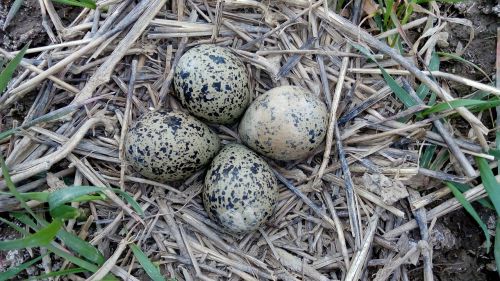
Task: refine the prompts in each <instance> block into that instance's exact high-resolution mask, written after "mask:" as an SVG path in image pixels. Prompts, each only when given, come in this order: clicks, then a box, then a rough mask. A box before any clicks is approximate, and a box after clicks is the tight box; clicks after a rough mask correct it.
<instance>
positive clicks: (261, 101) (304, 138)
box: [239, 86, 328, 160]
mask: <svg viewBox="0 0 500 281" xmlns="http://www.w3.org/2000/svg"><path fill="white" fill-rule="evenodd" d="M327 123H328V111H327V109H326V105H325V104H324V103H323V102H322V101H321V100H320V99H319V98H318V97H316V96H314V95H313V94H312V93H310V92H309V91H307V90H305V89H303V88H300V87H296V86H282V87H277V88H274V89H271V90H269V91H267V92H266V93H264V94H263V95H261V96H259V97H257V98H256V99H255V101H254V102H253V103H252V104H251V105H250V106H249V107H248V109H247V111H246V112H245V114H244V115H243V118H242V119H241V121H240V125H239V134H240V137H241V140H242V141H243V142H244V143H245V144H246V145H248V146H249V147H251V148H252V149H254V150H255V151H257V152H259V153H261V154H263V155H266V156H267V157H270V158H274V159H276V160H295V159H301V158H303V157H306V156H307V155H308V154H310V153H311V151H313V150H314V149H315V148H316V147H318V146H319V145H320V144H321V142H322V141H323V139H324V138H325V135H326V130H327Z"/></svg>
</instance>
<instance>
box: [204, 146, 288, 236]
mask: <svg viewBox="0 0 500 281" xmlns="http://www.w3.org/2000/svg"><path fill="white" fill-rule="evenodd" d="M277 198H278V184H277V181H276V177H275V176H274V173H273V171H272V169H271V168H270V167H269V165H268V164H267V163H266V162H265V161H264V160H263V159H262V158H260V157H259V156H258V155H257V154H256V153H255V152H253V151H251V150H250V149H248V148H246V147H245V146H243V145H240V144H228V145H226V146H225V147H224V148H222V150H221V151H220V153H219V154H218V155H217V156H216V157H215V158H214V160H213V161H212V164H210V168H209V170H208V172H207V175H206V177H205V186H204V189H203V203H204V205H205V209H206V211H207V213H208V215H209V217H210V218H211V219H212V220H214V221H216V222H217V223H218V224H219V225H221V226H222V227H223V228H224V229H226V230H228V231H230V232H233V233H245V232H249V231H252V230H255V229H257V228H258V227H259V226H260V225H262V224H263V223H265V222H266V221H267V220H268V219H269V217H270V216H271V215H272V214H273V211H274V207H275V204H276V201H277Z"/></svg>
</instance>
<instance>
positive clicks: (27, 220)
mask: <svg viewBox="0 0 500 281" xmlns="http://www.w3.org/2000/svg"><path fill="white" fill-rule="evenodd" d="M14 217H16V218H17V219H18V220H19V221H21V222H22V223H24V224H26V225H29V226H31V227H33V226H35V228H36V224H35V222H33V221H32V220H31V219H30V218H29V217H28V216H27V215H26V214H19V213H17V214H15V215H14ZM0 221H2V222H3V223H5V224H7V225H9V226H10V227H12V228H14V229H15V230H17V231H18V232H19V233H21V234H24V235H28V232H27V231H26V230H24V229H23V228H22V227H19V226H17V225H16V224H14V223H12V222H9V221H7V220H5V219H3V218H0ZM35 228H34V229H35ZM45 248H47V250H49V251H51V252H52V253H54V254H55V255H57V256H59V257H61V258H63V259H64V260H67V261H69V262H71V263H73V264H76V265H78V266H79V267H81V268H84V269H86V270H88V271H90V272H96V271H97V270H98V269H99V268H98V267H97V266H96V265H94V264H92V263H90V262H88V261H85V260H82V259H80V258H78V257H76V256H74V255H73V254H71V253H69V252H67V251H65V250H61V249H59V248H58V247H56V246H54V245H52V244H49V245H47V246H45Z"/></svg>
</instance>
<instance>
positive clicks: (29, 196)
mask: <svg viewBox="0 0 500 281" xmlns="http://www.w3.org/2000/svg"><path fill="white" fill-rule="evenodd" d="M0 195H13V194H12V193H10V192H1V191H0ZM19 195H21V198H23V200H24V201H29V200H36V201H39V202H43V203H44V202H47V197H48V196H49V193H48V192H26V193H19Z"/></svg>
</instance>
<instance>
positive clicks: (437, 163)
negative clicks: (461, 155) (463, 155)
mask: <svg viewBox="0 0 500 281" xmlns="http://www.w3.org/2000/svg"><path fill="white" fill-rule="evenodd" d="M448 160H450V153H449V151H448V150H441V151H440V152H439V153H438V154H437V156H436V159H434V162H432V164H431V166H430V167H429V170H434V171H436V170H439V169H440V167H442V166H443V165H444V164H445V163H446V161H448Z"/></svg>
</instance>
